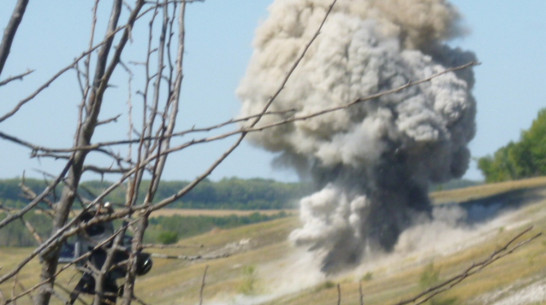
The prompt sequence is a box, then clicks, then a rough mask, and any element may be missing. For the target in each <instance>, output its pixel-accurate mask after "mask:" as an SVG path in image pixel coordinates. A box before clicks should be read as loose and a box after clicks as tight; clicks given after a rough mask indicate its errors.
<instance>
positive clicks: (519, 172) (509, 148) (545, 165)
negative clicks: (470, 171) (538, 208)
mask: <svg viewBox="0 0 546 305" xmlns="http://www.w3.org/2000/svg"><path fill="white" fill-rule="evenodd" d="M478 168H479V169H480V170H481V171H482V173H483V175H484V176H485V179H486V181H487V182H499V181H507V180H515V179H521V178H529V177H536V176H542V175H546V108H545V109H542V110H540V111H539V113H538V116H537V118H536V119H535V120H534V121H533V123H532V125H531V128H529V130H526V131H523V132H522V134H521V137H520V140H519V142H510V143H509V144H508V145H506V146H503V147H501V148H500V149H499V150H497V151H496V152H495V154H494V155H493V156H486V157H483V158H480V159H479V160H478Z"/></svg>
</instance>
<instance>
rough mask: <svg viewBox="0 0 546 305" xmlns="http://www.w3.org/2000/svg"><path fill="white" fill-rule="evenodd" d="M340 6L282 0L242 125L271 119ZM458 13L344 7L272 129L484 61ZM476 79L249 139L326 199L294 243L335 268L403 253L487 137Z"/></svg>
mask: <svg viewBox="0 0 546 305" xmlns="http://www.w3.org/2000/svg"><path fill="white" fill-rule="evenodd" d="M329 5H330V1H329V0H277V1H275V2H274V3H273V4H272V5H271V6H270V16H269V18H268V19H267V20H265V21H264V23H263V24H262V25H261V26H260V27H259V28H258V30H257V32H256V38H255V42H254V48H255V52H254V55H253V57H252V59H251V61H250V64H249V67H248V69H247V73H246V75H245V77H244V78H243V80H242V81H241V84H240V86H239V88H238V92H237V93H238V95H239V96H240V98H241V100H242V110H241V112H242V115H245V116H246V115H251V114H256V113H259V112H260V111H261V110H262V109H263V107H264V106H265V104H266V103H267V101H268V99H269V98H270V96H271V95H272V94H273V93H274V92H275V90H276V89H277V87H276V86H278V84H279V83H280V81H282V79H283V78H284V77H285V73H287V71H288V70H289V68H290V65H292V64H293V62H294V61H295V59H296V57H297V56H298V55H299V54H300V52H301V49H302V48H303V47H304V46H305V45H306V43H307V42H308V41H309V40H310V39H311V37H312V36H313V35H314V32H315V31H316V29H317V28H318V25H319V24H320V22H321V21H322V19H323V17H324V15H325V13H326V10H327V8H328V6H329ZM458 18H459V16H458V14H457V11H456V10H455V9H454V8H453V7H452V6H451V5H449V4H448V3H447V2H446V1H441V0H412V1H408V0H350V1H348V0H340V1H338V3H337V4H336V6H335V7H334V10H333V11H332V13H331V14H330V16H329V17H328V20H327V22H326V24H325V26H324V28H323V30H322V31H321V34H320V36H319V37H318V39H317V40H316V41H315V42H314V44H313V45H312V46H311V48H310V49H309V51H308V53H307V55H306V56H305V57H304V59H303V61H302V62H301V64H300V66H298V68H297V69H296V70H295V71H294V74H293V75H292V77H291V79H290V81H289V82H288V84H287V85H286V87H285V89H284V90H283V91H282V92H281V94H280V95H279V96H278V98H277V99H276V100H275V102H274V103H273V104H272V106H271V108H270V110H272V111H282V110H287V109H296V110H297V112H296V113H294V112H290V113H287V114H285V115H282V116H280V117H279V116H276V117H275V116H268V117H264V118H263V119H262V121H261V122H260V124H268V123H271V122H273V121H277V120H279V119H286V118H289V117H291V116H294V115H297V116H301V115H306V114H311V113H314V112H316V111H319V110H321V109H324V108H329V107H333V106H341V105H345V104H347V103H349V102H351V101H353V100H356V99H358V98H362V97H366V96H369V95H371V94H374V93H377V92H380V91H382V90H387V89H391V88H396V87H399V86H401V85H404V84H406V83H407V82H409V81H414V80H419V79H423V78H426V77H429V76H431V75H433V74H435V73H438V72H441V71H444V70H445V69H446V68H449V67H453V66H457V65H461V64H464V63H467V62H469V61H473V60H475V56H474V55H473V54H472V53H470V52H465V51H462V50H459V49H453V48H451V47H449V46H447V45H446V44H445V41H446V40H447V39H450V38H453V37H455V36H456V35H459V34H460V33H461V32H462V31H461V29H460V27H459V26H458ZM473 82H474V80H473V74H472V71H470V70H464V71H460V72H452V73H447V74H444V75H442V76H440V77H437V78H434V79H433V80H432V81H430V82H428V83H424V84H421V85H419V86H414V87H411V88H409V89H406V90H404V91H402V92H399V93H395V94H390V95H386V96H383V97H381V98H378V99H376V100H374V101H370V102H368V103H361V104H358V105H355V106H353V107H351V108H349V109H346V110H343V111H336V112H331V113H328V114H324V115H321V116H319V117H316V118H313V119H309V120H305V121H296V122H293V123H290V124H286V125H283V126H281V127H277V128H272V129H267V130H264V131H263V132H260V133H254V134H251V135H249V138H250V140H251V141H252V142H253V143H255V144H257V145H259V146H262V147H264V148H265V149H268V150H271V151H274V152H279V157H278V158H277V160H276V162H277V163H278V164H284V165H288V166H293V167H294V168H295V169H296V170H297V172H298V173H299V174H300V176H302V177H309V178H311V179H312V181H313V182H315V184H316V186H317V189H318V191H317V192H316V193H314V194H312V195H310V196H308V197H306V198H303V199H302V200H301V218H302V221H303V227H302V228H300V229H298V230H296V231H294V232H292V234H291V236H290V238H291V239H292V240H293V241H294V242H295V243H296V244H299V245H305V246H308V247H310V248H311V249H315V250H319V251H317V253H325V254H324V259H323V270H325V271H328V272H333V271H336V270H339V269H340V268H343V267H346V266H349V265H351V264H354V263H357V262H358V261H359V260H360V258H361V256H362V255H363V254H364V253H365V252H366V251H373V250H375V249H384V250H391V249H392V247H393V246H394V244H395V243H396V240H397V238H398V236H399V235H400V233H401V232H402V230H404V229H405V228H407V227H408V226H410V225H411V224H412V223H415V222H416V221H419V220H422V219H427V218H429V217H430V211H431V208H430V203H429V201H428V197H427V191H428V185H429V183H431V182H442V181H446V180H448V179H451V178H454V177H460V176H461V175H462V174H463V173H464V172H465V171H466V169H467V166H468V162H469V151H468V149H467V147H466V145H467V144H468V142H469V141H470V140H471V139H472V137H473V136H474V133H475V123H474V118H475V101H474V98H473V97H472V94H471V89H472V86H473Z"/></svg>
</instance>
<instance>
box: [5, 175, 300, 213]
mask: <svg viewBox="0 0 546 305" xmlns="http://www.w3.org/2000/svg"><path fill="white" fill-rule="evenodd" d="M20 182H21V181H20V179H6V180H0V204H2V205H4V206H7V207H11V208H21V207H23V206H24V205H25V204H26V203H28V200H26V199H25V198H24V197H23V194H22V191H21V188H20V186H19V184H20ZM188 183H189V182H187V181H163V182H161V184H160V186H159V189H158V191H157V193H156V197H155V201H160V200H162V199H164V198H167V197H169V196H171V195H172V194H175V193H176V192H177V191H179V190H180V189H182V188H183V187H184V186H186V185H187V184H188ZM110 184H111V183H110V182H107V181H102V182H101V181H87V182H82V183H81V184H80V189H79V193H80V194H81V195H82V196H84V197H86V198H87V199H93V198H95V197H96V196H97V195H98V194H100V193H101V192H102V191H103V190H105V189H106V188H107V187H108V186H109V185H110ZM25 185H27V186H28V187H29V188H31V189H32V190H33V191H34V192H35V193H37V194H39V193H40V192H41V191H42V190H43V189H44V188H45V186H46V185H47V184H46V182H45V181H41V180H37V179H26V180H25ZM148 186H149V181H143V183H142V185H141V187H140V189H139V198H141V199H142V198H144V195H145V192H146V190H147V188H148ZM125 190H126V185H122V186H121V187H119V188H118V189H116V190H115V191H113V192H112V193H111V194H110V195H108V196H107V197H106V200H107V201H110V202H112V203H115V204H120V205H121V204H123V203H124V198H125ZM310 192H311V187H310V186H309V185H306V184H302V183H284V182H277V181H274V180H268V179H259V178H255V179H238V178H229V179H222V180H220V181H218V182H213V181H210V180H204V181H202V182H201V183H199V184H198V185H197V186H196V187H195V188H194V189H193V190H191V191H190V192H189V193H188V194H187V195H186V196H184V197H182V198H180V199H179V200H177V201H175V202H173V203H172V204H171V205H170V206H169V207H170V208H197V209H238V210H257V209H260V210H264V209H289V208H295V207H296V201H297V200H298V198H301V197H303V196H305V195H307V194H309V193H310ZM59 194H60V187H59V188H58V189H57V190H56V192H55V194H51V195H50V196H49V199H50V200H51V201H52V202H55V200H56V199H57V198H58V197H59ZM44 207H46V206H45V205H44Z"/></svg>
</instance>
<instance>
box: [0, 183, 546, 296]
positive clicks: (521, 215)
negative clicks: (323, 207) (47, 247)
mask: <svg viewBox="0 0 546 305" xmlns="http://www.w3.org/2000/svg"><path fill="white" fill-rule="evenodd" d="M539 187H540V189H541V190H546V179H544V178H542V179H538V178H535V179H530V180H522V181H517V182H503V183H498V184H491V185H484V186H479V187H472V188H468V189H461V190H458V191H457V194H456V196H455V195H453V194H451V195H449V197H450V198H463V199H465V200H466V198H470V197H472V198H473V199H474V200H477V199H482V200H489V199H490V197H489V196H491V195H494V196H499V194H504V193H506V192H507V191H509V190H514V189H518V190H520V191H522V192H524V191H525V192H529V195H531V197H528V196H527V195H525V194H521V195H519V196H518V197H510V198H511V199H513V200H514V202H516V203H517V202H519V201H520V200H525V201H526V202H529V201H531V202H529V205H528V206H524V207H522V208H520V209H519V211H518V212H517V214H514V215H512V216H510V217H509V218H506V217H504V220H505V222H503V223H502V224H497V225H494V226H492V227H491V228H490V229H488V230H486V231H484V232H483V233H484V234H485V235H483V236H482V237H478V236H477V235H471V236H469V238H470V239H469V240H468V241H469V242H471V243H472V242H473V239H474V238H480V241H479V242H477V243H472V245H467V246H465V247H462V248H461V249H459V250H457V251H455V252H448V253H442V254H441V255H438V254H437V253H436V252H435V251H428V250H427V251H424V252H423V251H417V252H410V253H406V254H405V255H403V256H401V257H399V258H396V259H394V258H392V259H387V260H382V259H378V260H377V261H373V262H369V263H367V265H366V266H365V268H366V269H364V270H365V271H364V272H363V273H362V274H361V273H358V272H357V273H349V274H348V275H340V276H337V277H333V278H325V279H324V281H323V282H322V283H316V284H310V285H307V286H306V285H305V281H304V280H306V279H308V275H307V274H305V272H306V269H302V268H299V267H300V265H299V262H298V261H297V260H294V258H295V257H294V252H293V251H294V248H293V247H292V246H291V244H290V243H289V242H288V241H287V236H288V235H289V234H290V232H291V231H292V230H294V229H295V228H297V227H299V226H300V223H299V221H298V219H297V217H296V216H291V217H285V218H280V219H276V220H272V221H267V222H261V223H256V224H251V225H248V226H240V227H237V228H234V229H229V230H219V231H215V232H214V234H211V233H207V234H202V235H197V236H193V237H189V238H180V240H179V241H178V245H180V246H183V247H179V248H164V249H153V248H152V249H147V251H150V252H153V253H158V254H166V255H189V256H194V255H202V256H208V255H215V254H219V253H220V254H221V253H225V251H226V250H225V249H226V246H227V245H230V244H233V243H237V242H239V241H241V240H249V243H248V244H247V246H245V247H244V248H241V249H239V250H237V251H235V252H230V253H231V255H230V256H227V257H223V258H219V259H216V260H202V261H191V262H188V261H184V260H172V259H160V258H156V259H154V267H153V268H152V270H151V271H150V273H149V274H146V275H145V276H143V277H140V278H139V280H138V281H137V283H136V287H135V291H136V294H137V296H138V297H139V298H141V299H142V300H143V301H144V302H145V303H146V304H155V305H163V304H198V303H199V300H200V295H199V291H200V288H201V283H202V282H201V279H202V278H203V272H204V270H205V268H207V266H208V272H207V274H206V285H205V287H204V291H203V304H209V303H210V304H240V303H237V300H238V296H239V295H241V294H244V291H247V292H252V291H253V293H251V294H250V296H251V297H257V298H260V297H262V295H261V294H262V293H263V294H265V295H271V294H274V293H276V292H278V290H276V289H277V287H278V285H279V281H284V280H286V281H290V285H297V286H295V287H297V291H293V292H290V293H286V294H279V295H277V296H275V298H274V299H271V300H268V301H264V303H263V304H264V305H281V304H282V305H307V304H313V305H330V304H336V300H337V298H338V295H337V289H335V287H336V283H338V282H339V283H340V285H341V292H342V304H353V305H356V304H360V303H359V298H360V295H359V289H360V287H362V292H363V296H364V303H365V304H366V305H380V304H381V305H383V304H395V303H396V302H398V301H400V300H402V299H407V298H410V297H413V296H415V295H417V294H418V293H420V292H421V291H422V289H423V288H422V287H423V285H420V282H421V283H425V282H428V283H431V282H435V280H434V279H435V278H439V279H440V280H441V279H448V278H451V277H452V276H454V275H456V274H460V272H462V271H463V270H465V269H467V268H468V267H469V266H470V265H472V263H473V262H479V261H481V260H483V259H484V258H486V257H489V256H490V255H491V253H492V252H493V251H495V250H498V249H499V247H501V246H502V245H504V244H505V243H506V242H507V241H508V240H510V239H512V238H513V237H514V236H515V235H516V234H518V233H519V232H521V230H523V229H524V228H526V227H528V226H529V225H534V227H535V229H534V230H533V232H534V233H531V234H530V235H533V234H536V233H538V232H544V231H545V230H546V213H544V211H546V200H545V198H546V191H540V192H538V191H537V188H539ZM525 188H527V189H525ZM529 188H530V189H529ZM444 192H446V191H444ZM507 216H508V215H507ZM500 228H503V229H502V230H501V229H500ZM480 234H481V233H480ZM454 242H455V241H454ZM517 242H519V240H518V241H517ZM465 243H466V242H465ZM545 249H546V241H545V239H544V237H539V239H537V240H535V241H533V242H531V243H529V244H526V245H525V246H523V247H521V248H519V249H518V250H516V251H514V252H513V253H511V254H510V255H507V256H506V257H503V258H502V259H500V260H498V261H497V262H495V263H494V264H491V265H489V266H488V267H486V268H485V269H483V270H482V271H480V272H479V273H477V274H475V275H473V276H470V277H468V278H466V279H465V280H464V281H463V282H461V283H460V284H459V285H456V286H455V287H453V288H452V289H450V290H449V291H447V292H445V293H442V294H440V295H438V296H436V297H435V298H434V299H433V300H430V301H429V304H436V305H439V304H442V305H448V304H451V305H455V304H459V305H462V304H493V303H495V302H497V301H502V300H503V299H504V298H506V297H509V296H513V295H517V294H518V292H520V291H521V290H522V289H524V288H525V287H529V286H530V285H533V284H535V283H540V282H541V280H542V279H544V278H545V277H546V251H545ZM32 250H33V249H32V248H14V247H9V248H1V247H0V258H2V262H1V265H2V267H3V269H2V272H8V271H10V270H11V269H13V268H15V266H17V264H18V262H20V261H21V260H22V259H23V258H25V257H27V256H28V254H29V253H30V252H31V251H32ZM152 250H153V251H152ZM296 253H298V252H296ZM431 261H434V264H433V265H431V266H427V265H428V264H429V262H431ZM248 266H251V267H252V268H248ZM245 269H246V270H245ZM250 269H254V270H253V271H250ZM39 270H40V266H39V260H38V259H34V260H33V261H32V262H31V263H30V264H29V265H28V266H26V267H25V268H23V270H22V271H21V273H20V276H18V278H17V280H11V281H8V282H6V283H4V284H1V285H0V291H1V292H2V293H4V295H10V293H12V291H13V293H15V294H17V293H20V292H21V291H23V290H24V289H23V288H21V287H32V286H33V285H35V284H37V281H38V280H39V279H37V278H36V276H35V274H37V273H38V272H39ZM438 270H439V271H440V272H439V274H438ZM366 272H369V274H370V277H372V280H369V281H368V280H366V278H367V275H366ZM425 274H426V276H424V275H425ZM435 274H438V275H435ZM78 279H79V274H78V273H77V271H75V269H74V268H68V269H67V270H66V271H64V272H63V273H62V274H61V278H60V279H59V281H58V282H59V284H60V285H64V286H65V287H68V288H73V287H74V285H75V284H76V282H77V280H78ZM299 279H302V281H299ZM422 279H423V280H422ZM425 279H426V280H425ZM15 283H19V284H20V285H15ZM300 285H301V286H300ZM244 286H246V287H247V288H248V287H252V289H244ZM84 297H86V298H87V299H85V300H86V301H87V303H89V304H91V303H92V300H91V299H90V296H87V295H84ZM17 304H20V305H25V304H32V299H30V298H25V297H23V298H21V299H19V300H18V302H17ZM536 304H546V303H544V301H542V302H538V303H536Z"/></svg>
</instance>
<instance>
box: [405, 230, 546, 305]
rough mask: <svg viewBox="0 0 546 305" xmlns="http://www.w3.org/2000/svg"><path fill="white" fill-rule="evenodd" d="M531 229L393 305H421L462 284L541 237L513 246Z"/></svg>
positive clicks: (531, 238) (537, 235) (535, 236)
mask: <svg viewBox="0 0 546 305" xmlns="http://www.w3.org/2000/svg"><path fill="white" fill-rule="evenodd" d="M532 229H533V227H532V226H531V227H528V228H527V229H525V230H523V231H522V232H520V233H519V234H517V235H516V236H514V237H513V238H512V239H510V240H509V241H508V242H507V243H506V244H504V246H502V247H501V248H500V249H498V250H495V251H494V252H493V253H491V254H490V255H489V256H488V257H487V258H485V259H484V260H482V261H480V262H477V263H473V264H472V265H471V266H470V267H468V268H467V269H465V270H464V271H463V272H461V273H459V274H457V275H455V276H453V277H451V278H449V279H448V280H446V281H444V282H442V283H440V284H438V285H436V286H433V287H431V288H429V289H427V290H425V291H423V292H421V293H419V294H418V295H416V296H414V297H412V298H410V299H406V300H403V301H400V302H398V303H396V304H395V305H404V304H416V305H417V304H423V303H425V302H427V301H428V300H430V299H431V298H432V297H434V296H436V295H438V294H440V293H442V292H444V291H447V290H449V289H451V288H453V287H454V286H455V285H457V284H459V283H460V282H462V281H463V280H464V279H466V278H467V277H469V276H471V275H474V274H476V273H478V272H480V271H482V270H483V269H484V268H485V267H487V266H489V265H490V264H492V263H493V262H495V261H497V260H499V259H501V258H503V257H505V256H507V255H509V254H511V253H513V252H514V251H515V250H517V249H518V248H520V247H522V246H524V245H526V244H528V243H530V242H532V241H533V240H535V239H536V238H538V237H539V236H541V235H542V232H539V233H537V234H535V235H533V236H531V237H529V238H527V239H525V240H523V241H521V242H519V243H517V244H515V245H513V244H514V243H515V242H516V241H517V240H518V239H520V238H521V237H522V236H524V235H525V234H527V233H529V232H530V231H531V230H532ZM512 245H513V246H512ZM416 302H417V303H416Z"/></svg>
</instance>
